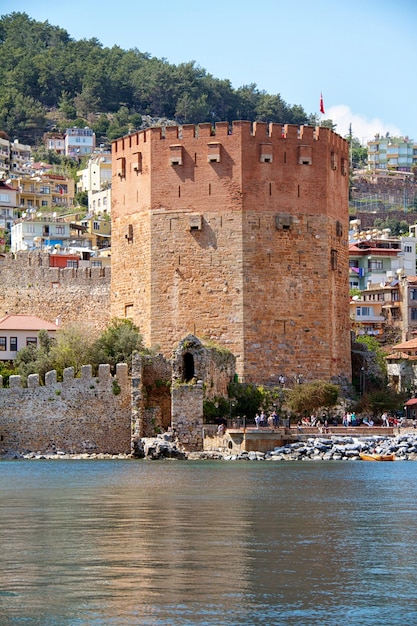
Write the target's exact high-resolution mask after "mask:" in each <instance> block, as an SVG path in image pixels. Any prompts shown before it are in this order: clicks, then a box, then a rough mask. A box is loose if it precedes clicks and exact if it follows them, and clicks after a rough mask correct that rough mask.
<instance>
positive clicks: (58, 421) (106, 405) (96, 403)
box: [0, 363, 131, 456]
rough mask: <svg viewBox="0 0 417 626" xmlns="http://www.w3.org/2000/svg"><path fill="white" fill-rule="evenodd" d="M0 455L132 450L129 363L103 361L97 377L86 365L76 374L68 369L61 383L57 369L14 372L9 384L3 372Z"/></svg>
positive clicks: (125, 452) (71, 369) (120, 451)
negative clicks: (42, 373) (42, 374)
mask: <svg viewBox="0 0 417 626" xmlns="http://www.w3.org/2000/svg"><path fill="white" fill-rule="evenodd" d="M0 384H1V387H0V456H2V455H5V454H13V453H19V454H20V453H25V452H28V451H31V452H34V451H40V452H42V453H51V452H52V453H53V452H56V451H58V450H60V451H65V452H68V453H73V454H75V453H86V452H87V453H92V452H94V453H110V454H119V453H123V454H129V453H130V439H131V386H130V377H129V375H128V366H127V364H126V363H119V364H118V365H117V366H116V373H115V375H114V376H113V375H112V374H111V370H110V365H108V364H103V365H100V366H99V368H98V372H97V376H93V372H92V367H91V365H83V366H82V368H81V376H80V377H76V376H75V373H74V368H73V367H68V368H66V369H65V370H64V373H63V380H62V382H58V381H57V373H56V371H55V370H53V371H50V372H48V373H47V374H46V375H45V384H44V385H41V384H40V381H39V376H38V374H31V375H29V376H28V381H27V387H23V384H22V379H21V377H20V376H10V378H9V387H3V381H2V379H1V377H0Z"/></svg>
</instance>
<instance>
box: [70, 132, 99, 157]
mask: <svg viewBox="0 0 417 626" xmlns="http://www.w3.org/2000/svg"><path fill="white" fill-rule="evenodd" d="M95 147H96V135H95V133H94V132H93V131H92V130H91V128H88V127H86V128H67V130H66V132H65V155H66V156H69V157H71V158H72V159H78V160H80V159H82V157H85V156H87V155H89V154H92V153H93V152H94V150H95Z"/></svg>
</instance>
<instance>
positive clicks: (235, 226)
mask: <svg viewBox="0 0 417 626" xmlns="http://www.w3.org/2000/svg"><path fill="white" fill-rule="evenodd" d="M112 196H113V206H112V221H113V224H112V287H111V300H112V311H111V312H112V316H113V317H125V316H127V317H130V318H131V319H132V320H133V321H134V322H135V323H136V324H137V325H138V326H139V327H140V330H141V333H142V335H143V338H144V340H145V342H146V344H147V345H149V346H151V345H158V346H159V347H160V349H161V350H162V352H163V353H164V354H165V355H166V356H168V357H169V356H170V355H171V354H172V351H173V349H174V348H175V347H176V346H177V345H178V342H179V341H181V339H183V338H184V337H185V336H186V335H188V334H189V333H192V334H193V335H195V336H197V337H200V338H201V339H203V340H204V339H210V340H213V341H214V342H216V343H217V344H219V345H223V346H225V347H226V348H228V349H229V350H230V351H231V352H233V354H234V355H235V356H236V357H237V368H238V373H239V376H240V379H241V380H243V381H245V382H249V381H253V382H264V383H267V382H275V381H276V380H277V378H278V376H279V375H280V374H282V375H284V376H286V377H295V378H299V377H300V376H301V377H303V379H304V380H312V379H323V380H350V375H351V367H350V333H349V306H348V245H347V244H348V145H347V142H346V141H345V140H344V139H342V138H341V137H340V136H339V135H337V134H335V133H334V132H332V131H330V130H329V129H327V128H316V129H314V128H312V127H306V126H304V127H301V128H298V127H297V126H281V125H279V124H271V125H267V124H264V123H256V124H253V125H252V124H251V123H250V122H234V123H233V124H232V126H231V127H230V126H229V124H228V123H223V122H222V123H218V124H216V126H215V129H214V130H213V128H212V126H211V125H210V124H200V125H199V126H194V125H187V126H183V127H176V126H174V127H167V128H166V129H165V130H162V129H160V128H151V129H148V130H144V131H140V132H138V133H136V134H132V135H129V136H126V137H123V138H121V139H118V140H117V141H115V142H114V143H113V181H112Z"/></svg>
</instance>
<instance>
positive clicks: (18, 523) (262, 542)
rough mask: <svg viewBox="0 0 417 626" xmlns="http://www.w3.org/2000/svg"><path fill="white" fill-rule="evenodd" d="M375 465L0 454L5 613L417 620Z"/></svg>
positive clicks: (410, 561)
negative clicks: (5, 458) (6, 457)
mask: <svg viewBox="0 0 417 626" xmlns="http://www.w3.org/2000/svg"><path fill="white" fill-rule="evenodd" d="M386 465H389V467H386ZM386 465H384V464H361V463H340V464H338V463H335V462H331V463H324V462H320V463H298V464H295V463H268V464H267V463H239V464H238V463H223V462H213V463H210V462H202V463H197V462H196V463H194V462H184V463H182V462H177V461H174V462H169V461H168V462H142V461H139V462H132V461H130V462H129V461H126V462H123V461H120V462H117V461H97V462H92V461H89V462H81V461H54V462H45V461H44V462H42V461H40V462H36V461H30V462H2V463H0V498H1V500H0V502H1V507H0V529H1V535H0V550H1V555H2V569H1V571H0V608H1V612H0V614H2V615H3V616H4V618H0V624H20V623H25V624H63V625H66V624H71V625H75V624H92V625H94V624H103V625H107V624H109V625H111V624H117V625H120V624H149V626H153V625H159V624H172V625H176V624H236V625H238V624H267V623H268V624H306V623H312V624H319V623H320V624H341V623H357V624H375V621H376V619H377V616H378V611H383V613H384V616H385V617H384V621H385V623H390V624H396V623H398V624H412V623H416V621H417V613H416V609H417V606H416V601H417V595H416V589H415V583H414V575H413V571H414V569H415V566H416V559H415V557H414V555H413V551H412V550H410V546H413V545H414V543H415V540H416V533H415V527H414V518H415V512H416V506H415V502H416V495H417V494H416V486H415V481H414V476H413V472H412V469H413V468H414V464H412V463H408V464H407V463H396V464H386ZM341 616H342V619H341ZM2 619H3V620H4V621H2Z"/></svg>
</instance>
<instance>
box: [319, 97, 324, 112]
mask: <svg viewBox="0 0 417 626" xmlns="http://www.w3.org/2000/svg"><path fill="white" fill-rule="evenodd" d="M320 113H324V102H323V95H322V94H320Z"/></svg>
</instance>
